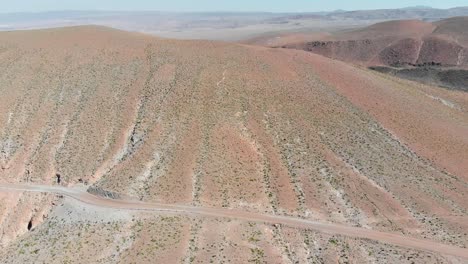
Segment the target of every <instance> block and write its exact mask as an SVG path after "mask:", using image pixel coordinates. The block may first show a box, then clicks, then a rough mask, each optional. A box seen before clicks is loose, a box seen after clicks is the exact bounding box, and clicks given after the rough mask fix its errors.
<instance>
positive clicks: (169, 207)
mask: <svg viewBox="0 0 468 264" xmlns="http://www.w3.org/2000/svg"><path fill="white" fill-rule="evenodd" d="M0 191H26V192H45V193H55V194H61V195H64V196H67V197H70V198H73V199H76V200H78V201H81V202H83V203H85V204H90V205H94V206H98V207H105V208H114V209H119V210H134V211H138V210H140V211H155V212H161V211H166V212H172V213H177V214H185V215H201V216H208V217H221V218H231V219H237V220H244V221H252V222H261V223H268V224H281V225H286V226H291V227H296V228H304V229H311V230H316V231H319V232H324V233H328V234H336V235H343V236H349V237H355V238H363V239H371V240H375V241H379V242H383V243H388V244H392V245H396V246H401V247H406V248H411V249H417V250H424V251H432V252H437V253H441V254H445V255H451V256H456V257H461V258H464V259H468V249H464V248H459V247H455V246H450V245H445V244H441V243H438V242H434V241H431V240H425V239H417V238H412V237H406V236H403V235H399V234H393V233H386V232H379V231H374V230H370V229H364V228H357V227H350V226H345V225H339V224H331V223H322V222H316V221H310V220H305V219H300V218H294V217H286V216H278V215H267V214H261V213H253V212H245V211H241V210H231V209H220V208H204V207H193V206H185V205H173V204H157V203H145V202H140V201H132V200H111V199H106V198H102V197H98V196H94V195H92V194H89V193H88V192H86V191H84V190H83V189H78V188H66V187H60V186H46V185H29V184H28V185H27V184H0Z"/></svg>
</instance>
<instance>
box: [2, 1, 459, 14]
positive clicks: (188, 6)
mask: <svg viewBox="0 0 468 264" xmlns="http://www.w3.org/2000/svg"><path fill="white" fill-rule="evenodd" d="M416 5H425V6H432V7H437V8H450V7H455V6H468V0H391V1H389V0H0V12H3V13H7V12H39V11H51V10H129V11H130V10H160V11H272V12H301V11H302V12H306V11H324V10H336V9H346V10H357V9H378V8H396V7H407V6H416Z"/></svg>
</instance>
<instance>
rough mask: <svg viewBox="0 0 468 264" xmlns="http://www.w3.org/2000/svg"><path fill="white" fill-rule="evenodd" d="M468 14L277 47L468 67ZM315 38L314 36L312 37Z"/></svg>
mask: <svg viewBox="0 0 468 264" xmlns="http://www.w3.org/2000/svg"><path fill="white" fill-rule="evenodd" d="M466 28H468V17H456V18H450V19H446V20H442V21H439V22H435V23H429V22H423V21H419V20H401V21H389V22H382V23H378V24H375V25H372V26H369V27H366V28H363V29H359V30H352V31H347V32H341V33H336V34H331V35H328V36H325V37H322V38H320V37H318V36H315V35H314V36H313V41H312V40H310V39H309V40H307V38H306V37H302V39H303V40H304V41H302V42H298V41H296V40H292V39H293V36H290V37H284V39H285V40H287V39H290V42H289V43H286V41H284V42H282V43H275V42H274V41H264V43H269V42H271V43H273V45H267V46H272V47H273V46H274V47H284V48H293V49H300V50H306V51H310V52H313V53H317V54H321V55H324V56H327V57H330V58H334V59H339V60H343V61H347V62H353V63H357V64H362V65H366V66H369V65H388V66H393V65H405V64H415V65H418V64H433V63H435V64H441V65H444V66H460V67H467V66H468V34H467V31H466ZM311 37H312V36H311Z"/></svg>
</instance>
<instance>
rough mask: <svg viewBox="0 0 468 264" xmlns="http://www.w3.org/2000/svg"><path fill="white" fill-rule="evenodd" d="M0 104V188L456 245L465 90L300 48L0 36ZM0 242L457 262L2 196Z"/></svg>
mask: <svg viewBox="0 0 468 264" xmlns="http://www.w3.org/2000/svg"><path fill="white" fill-rule="evenodd" d="M411 23H412V24H414V27H415V28H418V31H419V27H422V28H424V29H426V28H429V27H432V25H430V24H429V25H427V24H424V23H420V22H411ZM405 25H406V23H404V24H403V25H399V27H405ZM380 26H385V27H386V26H388V24H387V25H385V24H384V25H380ZM391 27H393V26H391V25H390V28H391ZM450 28H452V27H450ZM414 30H416V29H414ZM451 30H456V29H451ZM428 31H429V30H428ZM443 34H447V33H443ZM447 41H448V40H447ZM450 41H451V40H450ZM450 41H449V42H448V43H452V44H453V42H450ZM308 45H309V44H307V47H309V46H308ZM327 45H328V44H327ZM298 48H299V47H298ZM334 54H341V53H334ZM363 62H364V61H363ZM0 93H1V94H2V99H1V104H0V166H1V167H0V183H1V184H8V183H10V184H11V183H23V184H42V185H53V186H55V185H61V186H67V187H70V188H82V189H84V190H85V189H86V188H89V187H90V186H91V187H93V190H101V191H102V192H105V193H111V194H116V195H115V197H117V196H121V197H125V199H127V198H128V199H132V200H135V201H143V202H152V203H162V204H176V205H180V206H193V207H201V208H220V209H221V208H224V209H235V210H244V211H248V212H259V213H267V214H271V215H279V216H285V215H287V216H292V217H297V218H301V219H305V220H314V221H320V222H329V223H335V224H341V225H346V226H352V227H359V228H365V229H370V230H376V231H377V230H378V231H382V232H389V233H395V234H400V235H404V236H407V237H409V238H411V237H413V238H418V239H428V240H430V241H435V242H438V243H441V244H445V245H451V246H454V247H458V248H460V250H463V248H466V247H467V244H466V243H467V241H468V237H467V231H468V221H466V220H467V217H468V211H467V210H468V201H467V199H466V195H467V193H468V185H467V179H468V164H467V162H466V158H467V157H466V153H468V95H467V94H466V93H461V92H456V91H449V90H441V89H437V88H435V87H432V86H427V85H420V84H416V83H414V82H409V81H403V80H399V79H397V78H393V77H389V76H386V75H382V74H379V73H376V72H373V71H370V70H367V69H362V68H358V67H354V66H352V65H348V64H346V63H344V62H340V61H335V60H331V59H328V58H325V57H323V56H319V55H316V54H312V53H309V52H305V51H302V50H292V49H272V48H266V47H258V46H249V45H240V44H232V43H222V42H212V41H181V40H168V39H159V38H155V37H151V36H147V35H143V34H138V33H128V32H124V31H119V30H113V29H109V28H104V27H96V26H84V27H70V28H57V29H47V30H37V31H15V32H1V33H0ZM98 192H99V191H98ZM0 230H1V232H2V233H1V236H0V262H1V263H17V262H23V263H31V262H46V263H65V262H78V263H95V262H112V263H130V262H136V263H145V262H149V261H154V260H155V259H158V260H161V262H164V263H173V262H198V263H206V262H209V261H214V262H224V261H226V262H227V261H228V260H229V261H232V262H237V263H245V262H248V261H251V262H259V263H260V262H269V263H278V262H285V263H296V262H300V263H307V262H310V263H313V262H330V261H336V260H338V261H342V262H353V261H355V262H361V263H362V262H387V263H394V262H405V261H407V262H411V261H418V262H421V263H423V262H425V263H429V262H439V263H440V262H455V263H456V262H459V263H462V262H463V261H464V260H463V259H460V258H457V257H454V256H451V255H444V254H439V253H436V252H432V251H421V250H417V249H411V248H410V249H408V248H403V247H397V246H393V245H388V244H384V243H381V242H378V241H373V240H366V239H358V238H354V237H348V236H342V235H336V234H329V233H322V232H318V231H314V230H308V229H299V228H292V227H288V226H283V225H271V224H264V223H256V222H249V221H242V219H241V217H240V219H237V220H236V219H234V220H232V219H225V218H220V217H211V218H210V217H201V216H197V215H196V214H186V215H182V216H181V215H178V214H176V213H174V212H161V213H160V214H151V213H149V212H144V211H141V212H139V211H131V212H129V211H125V210H112V208H108V209H105V210H104V209H100V208H97V207H95V206H92V205H87V204H85V203H80V202H79V201H75V200H72V199H69V198H66V197H61V196H55V195H52V194H34V193H26V192H18V191H14V190H10V191H6V192H5V191H1V192H0Z"/></svg>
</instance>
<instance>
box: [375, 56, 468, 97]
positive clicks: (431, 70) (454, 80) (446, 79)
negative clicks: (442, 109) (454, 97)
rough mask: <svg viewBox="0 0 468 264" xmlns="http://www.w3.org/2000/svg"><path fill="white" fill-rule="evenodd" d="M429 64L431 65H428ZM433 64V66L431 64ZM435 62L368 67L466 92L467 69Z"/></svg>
mask: <svg viewBox="0 0 468 264" xmlns="http://www.w3.org/2000/svg"><path fill="white" fill-rule="evenodd" d="M429 65H431V66H429ZM432 65H433V66H432ZM437 65H439V64H437V63H432V64H422V66H420V67H404V68H395V67H387V66H372V67H369V69H371V70H374V71H378V72H381V73H385V74H390V75H394V76H397V77H399V78H402V79H407V80H412V81H417V82H421V83H424V84H432V85H436V86H440V87H443V88H447V89H451V90H459V91H464V92H468V70H463V69H453V68H452V69H447V68H443V67H438V66H437Z"/></svg>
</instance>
